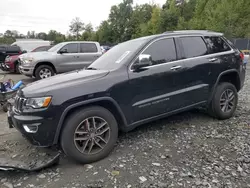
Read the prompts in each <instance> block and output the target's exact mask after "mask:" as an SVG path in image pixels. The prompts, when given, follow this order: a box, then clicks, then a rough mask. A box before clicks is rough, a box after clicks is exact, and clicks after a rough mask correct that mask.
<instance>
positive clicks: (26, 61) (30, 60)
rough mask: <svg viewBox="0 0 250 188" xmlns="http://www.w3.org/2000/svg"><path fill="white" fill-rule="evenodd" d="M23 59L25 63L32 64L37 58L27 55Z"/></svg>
mask: <svg viewBox="0 0 250 188" xmlns="http://www.w3.org/2000/svg"><path fill="white" fill-rule="evenodd" d="M21 60H22V62H23V63H24V64H30V63H33V62H34V61H35V59H34V58H33V57H25V58H22V59H21Z"/></svg>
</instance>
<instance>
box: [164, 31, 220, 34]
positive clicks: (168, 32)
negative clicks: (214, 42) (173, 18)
mask: <svg viewBox="0 0 250 188" xmlns="http://www.w3.org/2000/svg"><path fill="white" fill-rule="evenodd" d="M170 33H216V34H220V35H223V33H220V32H215V31H210V30H176V31H166V32H164V33H163V34H170Z"/></svg>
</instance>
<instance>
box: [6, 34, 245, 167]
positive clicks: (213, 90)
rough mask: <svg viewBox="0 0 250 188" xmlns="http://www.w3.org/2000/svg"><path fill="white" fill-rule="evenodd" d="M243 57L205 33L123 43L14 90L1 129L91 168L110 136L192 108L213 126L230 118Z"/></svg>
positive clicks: (110, 142)
mask: <svg viewBox="0 0 250 188" xmlns="http://www.w3.org/2000/svg"><path fill="white" fill-rule="evenodd" d="M243 58H244V56H243V54H241V52H240V51H239V50H238V49H236V48H235V47H234V46H233V45H232V44H231V43H230V41H228V40H227V39H226V38H224V37H223V35H222V34H220V33H215V32H209V31H175V32H168V33H164V34H160V35H154V36H148V37H143V38H139V39H135V40H131V41H127V42H124V43H121V44H119V45H117V46H115V47H113V48H112V49H111V50H109V51H108V52H107V53H105V54H103V56H101V57H100V58H99V59H97V60H96V61H95V62H94V63H93V64H91V65H90V66H89V67H88V68H87V69H85V70H79V71H73V72H69V73H66V74H61V75H57V76H54V77H51V78H48V79H45V80H41V81H37V82H34V83H32V84H30V85H28V86H26V87H25V88H23V89H21V90H20V91H19V92H18V94H17V96H16V99H15V104H14V106H13V108H12V109H11V110H10V111H9V112H8V116H9V118H8V119H9V123H10V126H14V127H16V128H17V129H18V130H19V131H20V132H21V133H22V134H23V135H24V136H25V137H26V138H27V139H28V140H29V141H30V142H32V143H33V144H35V145H37V146H42V147H47V146H52V145H59V146H61V148H62V150H63V151H64V152H65V153H66V154H67V155H68V156H70V157H71V158H73V159H74V160H76V161H78V162H81V163H90V162H94V161H97V160H100V159H102V158H104V157H105V156H107V155H108V154H109V153H110V152H111V151H112V149H113V147H114V145H115V143H116V141H117V137H118V130H121V131H130V130H132V129H134V128H135V127H137V126H139V125H141V124H144V123H146V122H150V121H153V120H156V119H159V118H163V117H166V116H169V115H172V114H175V113H178V112H181V111H185V110H189V109H192V108H195V107H199V106H205V107H207V109H208V111H209V113H210V114H211V115H213V116H214V117H216V118H218V119H227V118H230V117H232V115H233V113H234V112H235V109H236V106H237V100H238V94H237V93H238V92H239V90H240V89H241V88H242V86H243V83H244V79H245V71H246V68H245V66H244V65H243Z"/></svg>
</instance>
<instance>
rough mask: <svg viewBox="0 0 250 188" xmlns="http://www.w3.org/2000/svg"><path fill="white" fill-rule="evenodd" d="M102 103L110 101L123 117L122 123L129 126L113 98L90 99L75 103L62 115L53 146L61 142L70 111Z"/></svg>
mask: <svg viewBox="0 0 250 188" xmlns="http://www.w3.org/2000/svg"><path fill="white" fill-rule="evenodd" d="M100 101H109V102H111V103H112V104H113V105H114V106H115V107H116V109H117V110H118V113H119V114H120V116H121V117H122V121H123V123H124V125H125V126H126V125H127V120H126V118H125V116H124V114H123V112H122V110H121V108H120V106H119V105H118V103H117V102H116V101H115V100H114V99H113V98H111V97H100V98H96V99H90V100H86V101H82V102H78V103H75V104H72V105H70V106H68V107H67V108H66V109H65V110H64V111H63V113H62V115H61V117H60V120H59V123H58V125H57V129H56V133H55V137H54V141H53V145H56V144H57V143H58V140H59V136H60V133H61V130H62V126H63V122H64V120H65V117H66V116H67V114H68V113H69V111H70V110H72V109H74V108H77V107H80V106H83V105H87V104H91V103H94V102H100Z"/></svg>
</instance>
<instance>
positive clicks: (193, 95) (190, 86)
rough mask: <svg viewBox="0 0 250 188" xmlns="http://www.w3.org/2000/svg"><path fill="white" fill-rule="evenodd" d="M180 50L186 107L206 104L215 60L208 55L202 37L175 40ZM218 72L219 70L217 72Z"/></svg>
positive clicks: (186, 37)
mask: <svg viewBox="0 0 250 188" xmlns="http://www.w3.org/2000/svg"><path fill="white" fill-rule="evenodd" d="M176 40H177V41H178V42H179V43H180V47H181V48H182V50H181V52H183V53H182V62H183V64H184V69H185V71H184V72H183V74H182V78H183V84H185V88H186V90H187V91H188V92H186V95H185V104H186V105H195V104H198V103H202V102H206V101H207V100H208V98H209V93H210V91H211V87H212V85H213V84H212V83H211V81H212V79H213V70H212V64H216V63H217V59H215V58H214V57H212V56H211V55H209V50H208V48H207V45H206V43H205V41H204V38H203V37H202V36H184V37H178V38H177V39H176ZM217 71H219V70H217Z"/></svg>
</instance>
